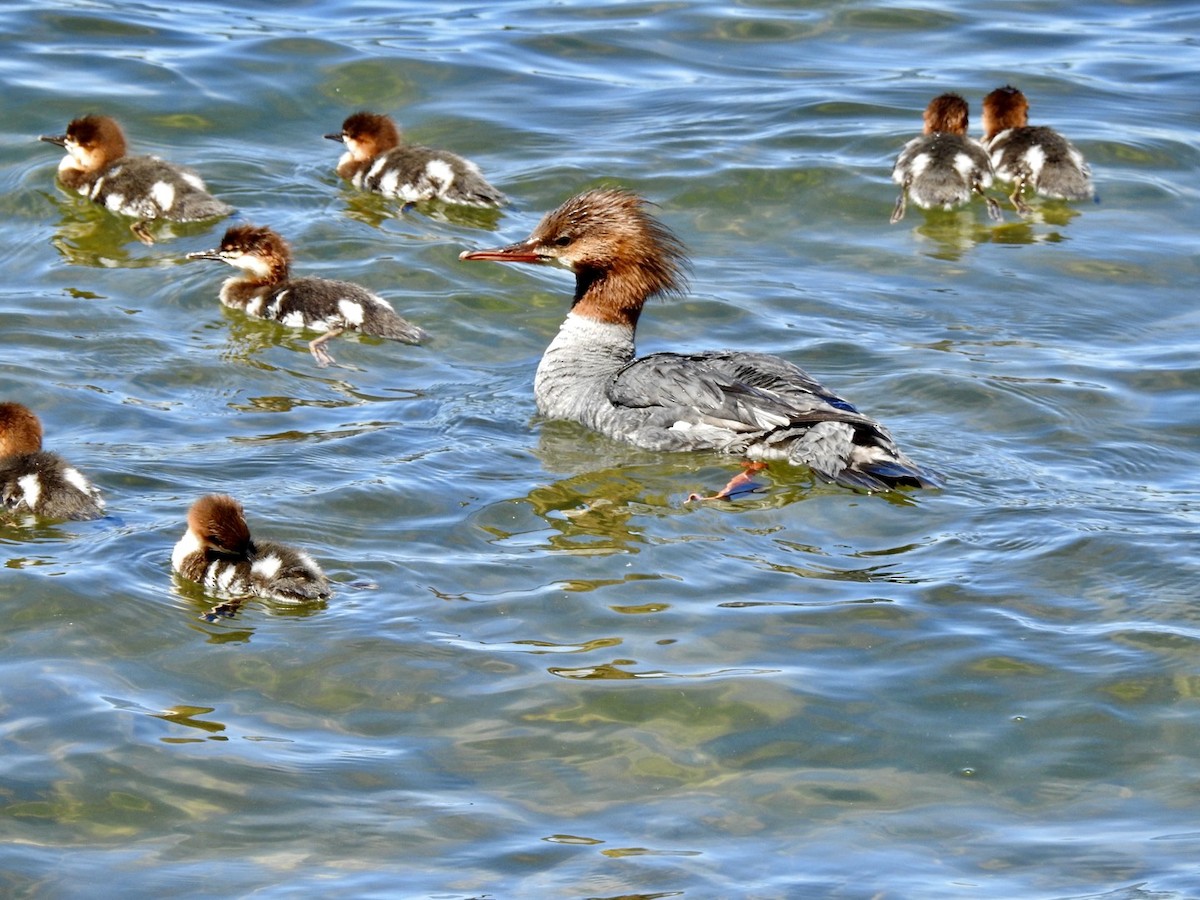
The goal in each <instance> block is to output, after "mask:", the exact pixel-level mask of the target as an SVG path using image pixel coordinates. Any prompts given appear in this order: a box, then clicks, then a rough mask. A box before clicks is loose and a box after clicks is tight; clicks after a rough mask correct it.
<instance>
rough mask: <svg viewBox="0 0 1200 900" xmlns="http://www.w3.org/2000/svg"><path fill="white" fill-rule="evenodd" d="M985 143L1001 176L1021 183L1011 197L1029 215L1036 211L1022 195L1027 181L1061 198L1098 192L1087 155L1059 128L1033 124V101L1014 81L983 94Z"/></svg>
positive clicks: (1041, 191)
mask: <svg viewBox="0 0 1200 900" xmlns="http://www.w3.org/2000/svg"><path fill="white" fill-rule="evenodd" d="M983 145H984V146H985V147H986V148H987V150H988V153H989V154H990V155H991V159H992V167H993V168H994V169H995V170H996V177H997V178H998V179H1000V180H1001V181H1008V182H1011V183H1012V184H1013V185H1014V186H1015V189H1014V190H1013V192H1012V195H1011V196H1010V197H1009V200H1011V201H1012V204H1013V206H1014V207H1015V208H1016V210H1017V212H1019V213H1020V214H1021V215H1023V216H1024V215H1028V214H1029V213H1030V212H1031V209H1030V206H1029V204H1028V203H1026V202H1025V200H1024V199H1023V198H1022V196H1021V194H1022V193H1023V192H1024V190H1025V186H1026V185H1029V186H1031V187H1032V188H1033V189H1034V191H1036V192H1037V193H1039V194H1041V195H1042V196H1044V197H1053V198H1055V199H1058V200H1088V199H1091V197H1092V196H1093V195H1094V194H1095V188H1094V187H1093V186H1092V170H1091V168H1090V167H1089V166H1088V164H1087V162H1086V161H1085V160H1084V158H1083V154H1082V153H1080V152H1079V151H1078V150H1076V149H1075V146H1074V145H1073V144H1072V143H1071V142H1070V141H1068V140H1067V139H1066V138H1065V137H1063V136H1062V135H1061V134H1059V133H1058V132H1057V131H1055V130H1054V129H1053V128H1047V127H1046V126H1044V125H1030V124H1029V101H1028V100H1027V99H1025V95H1024V94H1022V93H1021V92H1020V91H1019V90H1017V89H1016V88H1015V87H1012V86H1011V85H1005V86H1004V87H999V88H996V89H995V90H994V91H992V92H991V93H990V94H988V95H987V96H986V97H984V98H983Z"/></svg>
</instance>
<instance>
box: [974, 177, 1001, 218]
mask: <svg viewBox="0 0 1200 900" xmlns="http://www.w3.org/2000/svg"><path fill="white" fill-rule="evenodd" d="M975 193H977V194H979V196H980V197H982V198H983V202H984V203H986V204H987V211H988V218H989V219H991V220H992V221H993V222H1000V221H1003V219H1004V216H1003V215H1002V214H1001V212H1000V204H999V203H997V202H996V201H995V199H994V198H992V197H989V196H988V195H987V194H985V193H984V192H983V186H982V185H980V184H978V183H976V185H975Z"/></svg>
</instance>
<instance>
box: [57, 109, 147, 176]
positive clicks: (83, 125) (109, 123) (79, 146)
mask: <svg viewBox="0 0 1200 900" xmlns="http://www.w3.org/2000/svg"><path fill="white" fill-rule="evenodd" d="M38 140H39V141H45V142H46V143H47V144H56V145H57V146H59V147H63V148H65V149H66V151H67V153H69V154H70V156H71V158H72V159H73V160H74V161H75V164H76V166H77V168H80V169H82V170H83V171H85V172H95V171H97V170H99V169H103V168H104V167H105V166H107V165H108V164H109V163H111V162H112V161H113V160H117V159H120V158H121V157H122V156H124V155H125V150H126V145H125V133H124V132H123V131H121V126H120V125H118V124H117V123H116V120H114V119H111V118H109V117H108V116H83V117H82V118H78V119H73V120H71V124H70V125H68V126H67V133H66V134H63V135H57V136H55V135H48V134H43V135H41V136H40V137H39V138H38Z"/></svg>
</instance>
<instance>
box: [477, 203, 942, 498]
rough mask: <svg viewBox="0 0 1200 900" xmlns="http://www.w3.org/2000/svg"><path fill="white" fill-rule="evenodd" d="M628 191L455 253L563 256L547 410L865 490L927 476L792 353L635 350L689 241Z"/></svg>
mask: <svg viewBox="0 0 1200 900" xmlns="http://www.w3.org/2000/svg"><path fill="white" fill-rule="evenodd" d="M646 205H647V204H646V201H644V200H643V199H641V198H640V197H638V196H636V195H634V194H632V193H628V192H626V191H621V190H592V191H587V192H586V193H583V194H580V195H579V196H577V197H573V198H572V199H570V200H568V201H567V202H566V203H564V204H563V205H562V206H560V207H559V208H558V209H556V210H554V211H553V212H550V213H548V214H547V215H546V216H545V217H544V218H543V219H542V221H541V222H540V223H539V224H538V226H537V227H536V228H535V229H534V230H533V233H532V234H531V235H530V236H529V238H528V239H527V240H525V241H522V242H520V243H517V244H512V245H510V246H508V247H501V248H498V249H495V250H473V251H464V252H463V253H462V254H461V255H460V257H459V258H460V259H466V260H495V261H497V262H525V263H556V264H558V265H561V266H564V267H565V268H567V269H570V270H571V271H572V272H574V273H575V299H574V303H573V304H572V307H571V312H570V313H569V314H568V315H567V318H566V321H565V322H564V323H563V325H562V327H561V329H560V330H559V332H558V336H557V337H556V338H555V339H554V340H553V341H552V342H551V344H550V346H549V347H548V348H547V350H546V352H545V354H544V355H543V356H542V361H541V363H540V364H539V365H538V369H537V376H536V378H535V379H534V394H535V396H536V398H537V406H538V409H539V410H540V411H541V413H542V415H544V416H546V417H548V418H552V419H567V420H570V421H574V422H579V423H581V424H583V425H586V426H587V427H588V428H592V429H594V430H596V431H599V432H601V433H603V434H605V435H608V436H609V437H613V438H618V439H620V440H623V441H627V442H628V443H631V444H635V445H637V446H639V447H645V448H648V449H651V450H661V451H666V450H715V451H717V452H720V453H728V454H735V455H737V456H742V457H747V458H750V459H781V460H787V461H788V462H790V463H793V464H796V465H804V466H808V467H809V468H810V469H812V470H813V471H814V472H815V473H816V474H817V475H819V476H821V477H822V478H825V479H829V480H833V481H836V482H839V483H841V484H844V485H848V486H851V487H855V488H862V489H865V490H868V491H881V490H887V489H889V488H892V487H894V486H897V485H909V486H918V487H927V486H933V485H934V484H935V480H934V478H933V477H932V476H931V475H929V474H928V473H926V472H925V471H923V470H922V469H920V468H919V467H918V466H917V465H916V464H914V463H913V462H911V461H910V460H909V459H908V458H907V457H906V456H905V455H904V454H903V453H901V452H900V450H899V449H898V448H897V447H896V444H895V443H894V442H893V440H892V438H891V435H889V434H888V432H887V430H886V429H885V428H884V427H883V426H882V425H880V424H878V423H877V422H875V421H873V420H872V419H870V418H868V417H867V416H864V415H862V414H861V413H859V412H858V411H857V410H856V409H855V408H854V407H853V406H851V405H850V404H849V403H847V402H846V401H845V400H842V399H841V398H839V397H838V396H836V395H835V394H833V393H832V392H830V391H829V390H828V389H826V388H825V387H822V386H821V385H820V384H819V383H817V381H815V380H814V379H813V378H812V377H810V376H809V375H807V374H806V373H805V372H803V371H802V370H801V369H799V368H797V367H796V366H794V365H792V364H791V363H790V362H788V361H786V360H784V359H780V358H779V357H776V356H768V355H767V354H764V353H746V352H741V351H737V350H718V351H711V352H707V353H654V354H651V355H650V356H644V357H641V358H640V359H635V358H634V332H635V330H636V328H637V321H638V316H639V315H640V313H641V311H642V307H643V306H644V305H645V303H646V301H647V300H648V299H649V298H650V297H652V296H654V295H655V294H678V293H680V292H681V291H682V288H683V285H684V279H683V269H684V268H685V266H686V260H685V258H684V248H683V245H682V244H681V243H680V242H679V240H678V239H677V238H676V237H675V236H674V235H673V234H672V233H671V232H670V231H669V230H668V229H667V228H666V226H664V225H663V224H662V223H660V222H659V221H657V220H656V219H655V218H654V217H652V216H651V215H650V214H649V213H648V212H647V211H646Z"/></svg>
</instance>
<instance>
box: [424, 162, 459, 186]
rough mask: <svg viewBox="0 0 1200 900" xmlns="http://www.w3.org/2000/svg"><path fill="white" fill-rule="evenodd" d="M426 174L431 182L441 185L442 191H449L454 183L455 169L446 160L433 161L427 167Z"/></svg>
mask: <svg viewBox="0 0 1200 900" xmlns="http://www.w3.org/2000/svg"><path fill="white" fill-rule="evenodd" d="M425 174H426V175H428V176H429V180H430V181H432V182H434V183H435V184H437V185H440V190H442V191H447V190H449V189H450V185H452V184H453V183H454V169H453V168H452V167H451V166H450V163H448V162H446V161H445V160H444V159H431V160H430V161H429V162H428V163H427V164H426V165H425Z"/></svg>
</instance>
